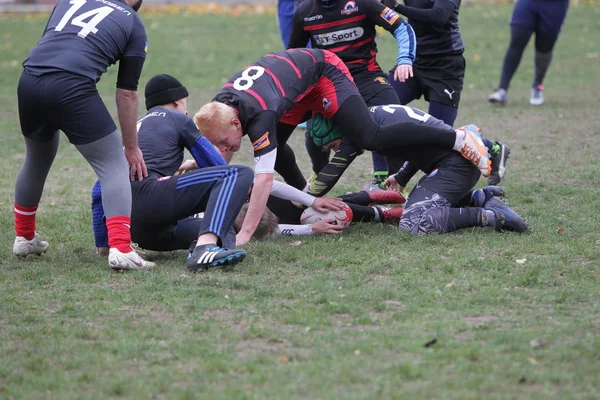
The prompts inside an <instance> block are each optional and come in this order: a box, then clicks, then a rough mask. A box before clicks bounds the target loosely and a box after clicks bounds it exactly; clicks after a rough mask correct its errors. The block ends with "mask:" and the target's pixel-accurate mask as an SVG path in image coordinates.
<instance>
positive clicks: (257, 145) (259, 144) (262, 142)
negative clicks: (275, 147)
mask: <svg viewBox="0 0 600 400" xmlns="http://www.w3.org/2000/svg"><path fill="white" fill-rule="evenodd" d="M270 144H271V141H270V140H269V132H267V133H265V134H264V135H262V136H261V137H259V138H258V139H257V140H255V141H254V142H252V147H253V148H254V151H258V150H262V149H264V148H265V147H267V146H268V145H270Z"/></svg>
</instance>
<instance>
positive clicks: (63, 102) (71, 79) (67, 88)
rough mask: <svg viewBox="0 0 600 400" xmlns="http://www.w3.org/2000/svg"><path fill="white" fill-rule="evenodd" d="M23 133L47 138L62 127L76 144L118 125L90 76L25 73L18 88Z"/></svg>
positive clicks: (110, 130)
mask: <svg viewBox="0 0 600 400" xmlns="http://www.w3.org/2000/svg"><path fill="white" fill-rule="evenodd" d="M17 97H18V102H19V119H20V121H21V132H22V133H23V135H24V136H26V137H28V138H29V139H32V140H36V141H47V140H50V139H51V138H52V136H53V135H54V133H55V132H56V131H58V130H59V129H60V130H61V131H63V132H64V133H65V134H66V135H67V137H68V138H69V141H70V142H71V143H73V144H76V145H79V144H86V143H91V142H95V141H96V140H98V139H101V138H103V137H104V136H107V135H109V134H111V133H113V132H114V131H115V130H116V129H117V127H116V125H115V123H114V121H113V119H112V117H111V116H110V113H109V112H108V110H107V109H106V106H105V105H104V103H103V102H102V99H101V98H100V94H99V93H98V91H97V90H96V85H95V84H94V82H93V81H90V80H89V79H88V78H85V77H82V76H79V75H73V74H68V73H62V72H55V73H50V74H45V75H42V76H33V75H30V74H28V73H27V72H23V73H22V74H21V79H20V80H19V86H18V88H17Z"/></svg>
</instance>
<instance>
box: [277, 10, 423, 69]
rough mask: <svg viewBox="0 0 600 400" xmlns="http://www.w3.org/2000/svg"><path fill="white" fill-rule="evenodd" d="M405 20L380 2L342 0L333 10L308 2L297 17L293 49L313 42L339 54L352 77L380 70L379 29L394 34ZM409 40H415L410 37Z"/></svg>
mask: <svg viewBox="0 0 600 400" xmlns="http://www.w3.org/2000/svg"><path fill="white" fill-rule="evenodd" d="M402 21H403V20H402V18H400V15H398V14H397V13H396V12H395V11H394V10H392V9H390V8H388V7H386V6H384V5H383V4H381V3H380V2H379V1H377V0H348V1H339V2H338V5H337V6H336V7H332V8H323V7H321V6H320V5H319V4H318V3H317V2H315V1H310V0H307V1H304V2H303V3H301V4H300V5H299V6H298V9H297V10H296V13H295V14H294V25H293V29H292V35H291V37H290V42H289V47H304V46H305V45H306V43H307V41H308V39H310V41H311V44H312V47H314V48H321V49H325V50H329V51H331V52H333V53H335V54H336V55H337V56H338V57H339V58H341V59H342V61H344V63H345V64H346V65H347V66H348V69H350V72H351V73H352V74H354V72H356V71H360V70H365V69H367V70H370V71H379V70H380V67H379V65H377V62H376V60H375V55H376V54H377V44H376V43H375V36H376V35H377V33H376V31H375V26H377V25H378V26H382V27H383V28H384V29H386V30H387V31H389V32H390V33H394V31H395V30H396V29H397V28H398V27H399V26H400V25H401V23H402ZM407 34H408V31H407ZM407 40H412V37H411V38H408V36H407ZM407 46H408V47H407V51H411V50H410V49H412V48H413V47H414V46H412V45H410V44H409V43H407ZM411 63H412V60H411Z"/></svg>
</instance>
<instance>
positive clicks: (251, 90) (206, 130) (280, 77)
mask: <svg viewBox="0 0 600 400" xmlns="http://www.w3.org/2000/svg"><path fill="white" fill-rule="evenodd" d="M311 112H319V113H322V114H323V115H325V117H326V118H328V119H333V120H334V121H335V122H336V123H337V124H338V125H339V126H340V127H342V129H344V131H345V133H346V134H347V136H348V137H349V138H350V139H351V140H352V141H353V142H354V143H355V144H356V145H357V146H359V147H360V148H362V149H365V150H377V151H381V150H382V149H384V148H386V149H394V148H399V147H405V146H420V145H428V144H429V145H435V146H438V147H441V148H446V149H454V150H456V151H460V152H461V153H462V154H463V155H464V156H465V157H467V158H468V159H470V160H472V161H473V162H474V163H475V164H476V165H477V166H478V168H479V169H481V170H482V172H483V173H484V174H486V175H487V174H489V160H488V158H487V150H486V149H485V147H484V146H483V143H481V140H480V139H479V138H478V137H477V135H475V134H473V133H472V132H468V131H464V130H456V131H455V130H453V129H452V128H449V127H442V128H440V127H431V126H421V125H418V124H415V123H413V122H410V121H409V122H401V123H398V124H391V125H388V126H385V127H382V126H379V125H377V124H376V123H375V122H374V121H373V119H372V118H371V116H370V114H369V110H368V108H367V106H366V104H365V102H364V100H363V99H362V97H361V96H360V93H359V92H358V90H357V88H356V86H355V85H354V83H353V82H352V77H351V76H350V73H349V71H348V69H347V68H346V66H345V65H344V63H343V62H342V61H341V60H340V59H339V58H338V57H337V56H336V55H335V54H333V53H331V52H329V51H326V50H319V49H294V50H287V51H280V52H276V53H271V54H269V55H267V56H265V57H263V58H261V59H260V60H258V61H256V62H254V63H252V64H250V65H249V66H248V67H246V68H245V69H243V70H242V71H240V72H238V73H236V74H234V75H233V76H232V77H231V78H230V80H229V82H227V83H226V84H225V86H224V87H223V88H222V89H221V90H220V91H219V93H217V95H216V96H215V98H214V99H213V101H212V102H210V103H208V104H205V105H204V106H203V107H202V108H201V109H200V111H198V113H196V115H195V116H194V121H195V122H196V125H197V126H198V127H199V129H200V130H201V131H202V133H203V134H204V135H205V136H206V138H207V139H209V140H210V141H211V143H212V144H214V145H215V146H217V147H218V148H219V149H220V150H221V151H237V150H239V148H240V146H241V141H242V136H243V135H246V134H247V135H248V136H249V138H250V140H251V142H252V146H253V149H254V159H255V174H256V178H255V184H254V188H253V195H252V197H251V198H250V206H249V209H248V214H247V215H246V219H245V221H244V226H243V227H242V230H241V231H240V233H238V235H237V243H238V244H243V243H246V242H247V241H248V240H249V239H250V237H251V236H252V234H253V232H254V230H255V229H256V226H257V225H258V222H259V221H260V218H261V216H262V215H263V212H264V209H265V206H266V203H267V198H268V196H269V192H270V189H271V186H272V183H273V173H274V171H275V170H277V171H278V172H279V173H280V174H281V175H282V177H283V178H284V180H285V181H286V183H288V184H290V185H292V186H294V187H296V188H298V189H303V188H304V186H305V185H306V181H305V180H304V177H303V176H302V173H301V172H300V170H299V168H298V165H297V164H296V161H295V158H294V155H293V152H291V154H285V155H282V154H279V156H278V153H279V152H280V151H282V148H283V147H284V146H285V144H286V142H287V140H288V138H289V136H290V135H291V134H292V132H293V130H294V128H295V127H296V125H297V124H298V123H299V122H301V121H303V120H305V119H306V118H307V117H308V116H309V115H310V113H311ZM288 148H289V146H288ZM290 150H291V149H290Z"/></svg>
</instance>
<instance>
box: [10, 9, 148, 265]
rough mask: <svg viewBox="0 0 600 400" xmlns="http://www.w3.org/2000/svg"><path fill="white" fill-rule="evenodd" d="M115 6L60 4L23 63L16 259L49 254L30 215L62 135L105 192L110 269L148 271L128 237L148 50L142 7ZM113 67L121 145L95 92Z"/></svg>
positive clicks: (138, 173)
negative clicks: (140, 90)
mask: <svg viewBox="0 0 600 400" xmlns="http://www.w3.org/2000/svg"><path fill="white" fill-rule="evenodd" d="M117 3H118V4H116V3H113V2H95V1H88V2H86V1H69V0H60V1H59V2H58V4H57V5H56V7H54V10H53V11H52V15H50V18H49V20H48V23H47V24H46V28H45V29H44V33H43V35H42V38H41V39H40V41H39V42H38V44H37V45H36V46H35V48H34V49H33V50H32V51H31V52H30V53H29V55H28V56H27V59H26V60H25V61H24V62H23V68H24V70H23V73H22V74H21V79H20V80H19V87H18V89H17V97H18V103H19V118H20V121H21V132H22V134H23V136H24V140H25V161H24V163H23V166H22V167H21V170H20V171H19V174H18V175H17V181H16V187H15V231H16V238H15V242H14V245H13V254H15V255H16V256H20V257H24V256H27V255H28V254H38V255H39V254H41V253H43V252H45V251H46V250H47V249H48V242H46V241H43V240H41V239H40V237H39V235H38V234H37V233H35V228H36V226H35V224H36V212H37V209H38V205H39V202H40V199H41V196H42V191H43V189H44V184H45V182H46V178H47V176H48V172H49V171H50V167H51V166H52V163H53V161H54V158H55V156H56V154H57V151H58V144H59V138H60V134H59V130H62V131H63V132H64V133H65V134H66V135H67V138H68V139H69V142H71V143H72V144H73V145H74V146H75V147H76V148H77V150H78V151H79V152H80V153H81V155H82V156H83V157H84V158H85V159H86V161H87V162H88V163H89V164H90V166H91V167H92V168H93V169H94V172H95V173H96V175H97V176H98V179H99V180H100V181H101V182H102V184H103V186H104V188H105V190H106V196H105V198H104V208H105V210H106V216H107V225H108V242H109V244H110V253H109V255H108V264H109V266H110V267H111V268H113V269H127V268H130V267H135V268H151V267H153V266H154V264H153V263H149V262H146V261H144V260H143V259H141V258H140V257H139V256H138V254H137V253H136V252H135V251H133V249H132V248H131V246H130V243H131V235H130V231H129V224H130V220H131V219H130V216H131V190H130V189H129V180H130V179H135V178H138V179H139V180H142V179H143V178H144V177H145V176H146V175H147V172H146V166H145V165H144V159H143V156H142V153H141V151H140V149H139V147H138V142H137V134H136V130H135V121H136V119H137V109H138V97H137V86H138V80H139V77H140V73H141V71H142V67H143V65H144V60H145V58H146V47H147V45H148V42H147V40H146V31H145V29H144V25H143V24H142V21H141V20H140V17H139V16H138V15H137V10H138V9H139V7H140V6H141V4H142V0H124V1H121V2H117ZM117 61H119V71H118V76H117V89H116V93H115V97H116V102H117V114H118V116H119V125H120V126H121V131H122V140H121V135H119V132H118V131H117V127H116V125H115V123H114V122H113V120H112V118H111V116H110V114H109V112H108V110H107V109H106V106H105V105H104V103H103V102H102V99H101V97H100V95H99V94H98V90H97V89H96V82H98V80H99V79H100V76H101V75H102V74H103V73H104V72H106V69H107V68H108V67H109V66H110V65H112V64H115V63H116V62H117ZM123 147H124V149H125V151H124V152H123ZM128 164H129V166H128Z"/></svg>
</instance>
